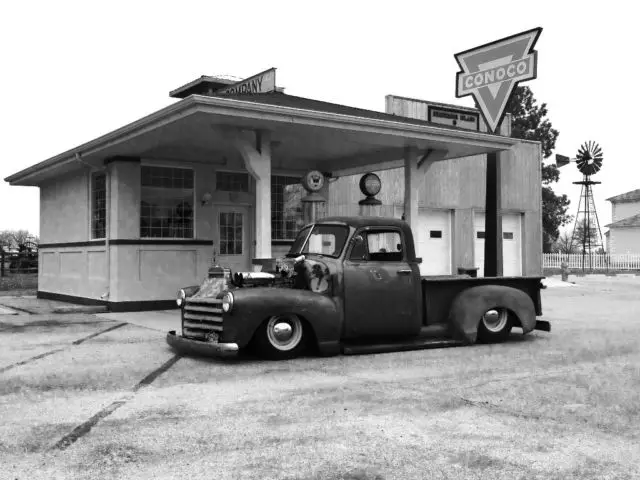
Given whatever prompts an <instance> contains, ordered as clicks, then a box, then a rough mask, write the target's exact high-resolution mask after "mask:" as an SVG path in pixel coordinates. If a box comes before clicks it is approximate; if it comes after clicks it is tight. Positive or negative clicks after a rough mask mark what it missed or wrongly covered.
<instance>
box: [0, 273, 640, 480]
mask: <svg viewBox="0 0 640 480" xmlns="http://www.w3.org/2000/svg"><path fill="white" fill-rule="evenodd" d="M572 280H573V281H575V282H576V284H575V285H573V288H553V287H552V284H551V283H550V284H549V285H550V286H549V288H548V289H546V290H544V291H543V302H544V303H543V308H544V311H545V318H546V319H548V320H550V321H551V322H552V330H553V331H552V333H551V334H547V333H544V332H535V333H534V334H532V335H527V336H524V337H523V336H521V335H518V334H517V333H516V334H514V335H512V338H511V340H510V341H509V342H507V343H505V344H502V345H489V346H474V347H465V348H449V349H442V350H423V351H414V352H402V353H391V354H380V355H363V356H351V357H349V356H343V357H332V358H301V359H297V360H293V361H288V362H276V363H274V362H264V361H259V360H255V359H254V360H252V359H245V360H236V361H216V360H204V359H195V358H186V357H185V358H177V357H175V356H174V355H173V353H172V352H171V351H170V350H169V349H168V347H167V346H166V344H165V343H164V336H163V335H162V333H160V332H157V331H154V330H150V329H147V328H142V327H139V326H135V325H126V326H120V327H118V328H115V329H113V330H110V331H107V332H106V333H100V332H103V331H105V330H107V329H109V328H114V327H117V326H118V325H119V324H118V323H115V322H109V321H104V320H103V321H97V320H98V317H95V316H92V315H58V316H45V315H31V316H29V315H24V314H21V315H11V316H8V315H7V316H3V317H2V318H0V322H4V323H3V324H2V325H4V326H2V325H0V340H4V342H3V345H4V348H3V350H2V352H0V419H1V420H0V465H4V467H3V469H0V478H7V479H21V480H22V479H25V480H26V479H31V478H51V479H54V478H61V479H62V478H70V479H76V478H77V479H90V478H92V479H93V478H101V479H111V478H127V479H128V478H134V479H135V478H140V479H146V478H158V479H173V478H175V479H178V478H180V479H183V478H216V479H234V478H242V479H268V478H284V479H336V480H337V479H342V480H346V479H360V480H364V479H367V480H373V479H414V478H415V479H420V478H433V479H467V478H472V479H473V478H478V479H480V478H482V479H485V478H494V479H509V480H511V479H525V478H526V479H534V478H540V479H542V478H544V479H555V478H557V479H607V478H611V479H614V478H615V479H618V478H620V479H622V478H629V479H632V478H640V467H639V465H640V447H638V445H640V438H639V437H640V433H639V431H640V429H639V428H638V426H639V425H640V344H638V341H637V339H638V338H640V337H639V336H640V320H639V319H640V282H638V280H635V279H613V280H611V279H572ZM37 322H40V323H39V324H38V323H37ZM7 326H9V327H11V328H7ZM96 333H98V335H95V334H96ZM91 335H95V336H92V337H91V338H87V337H88V336H91ZM83 339H84V340H83ZM79 340H80V343H77V344H76V345H73V343H72V342H74V341H76V342H78V341H79ZM55 350H59V351H56V352H55V353H53V354H51V355H48V356H46V357H43V358H40V359H36V360H32V361H28V360H29V359H30V358H33V357H34V356H36V355H39V354H42V353H46V352H49V351H55ZM20 361H23V362H26V363H24V364H22V365H17V366H15V364H16V363H17V362H20ZM8 367H9V368H8ZM3 368H4V369H5V370H4V371H3ZM7 368H8V369H7ZM89 420H91V422H89V423H87V422H88V421H89ZM79 426H82V428H80V429H79V430H78V427H79Z"/></svg>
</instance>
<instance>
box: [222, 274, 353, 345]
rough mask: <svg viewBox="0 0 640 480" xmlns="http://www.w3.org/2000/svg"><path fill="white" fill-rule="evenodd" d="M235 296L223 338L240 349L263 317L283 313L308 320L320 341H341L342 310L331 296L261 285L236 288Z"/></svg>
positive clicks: (248, 340) (227, 315)
mask: <svg viewBox="0 0 640 480" xmlns="http://www.w3.org/2000/svg"><path fill="white" fill-rule="evenodd" d="M233 298H234V301H233V309H232V310H231V312H229V313H227V314H225V315H224V334H223V338H224V341H225V342H233V343H237V344H238V346H239V347H240V348H242V347H245V346H246V345H247V344H248V343H249V342H250V341H251V338H252V337H253V334H254V333H255V331H256V329H257V328H258V327H259V326H260V324H261V323H262V322H263V321H264V320H266V319H267V318H269V317H271V316H273V315H279V314H283V313H293V314H296V315H298V316H300V317H302V318H304V319H305V320H307V322H308V323H309V324H310V326H311V328H313V331H314V333H315V336H316V339H317V340H318V343H319V344H322V343H328V342H331V343H333V342H338V341H339V340H340V332H341V331H342V313H341V311H340V310H339V309H338V307H337V305H336V303H335V302H334V301H333V300H332V299H331V298H330V297H327V296H324V295H321V294H318V293H314V292H310V291H309V290H297V289H289V288H260V287H258V288H247V289H237V290H233Z"/></svg>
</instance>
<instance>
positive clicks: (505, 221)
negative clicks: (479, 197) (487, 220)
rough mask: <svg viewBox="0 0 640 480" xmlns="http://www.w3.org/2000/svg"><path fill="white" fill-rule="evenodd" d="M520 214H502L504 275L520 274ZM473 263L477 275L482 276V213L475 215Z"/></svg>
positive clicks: (483, 235) (515, 275) (483, 234)
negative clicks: (476, 269) (476, 268)
mask: <svg viewBox="0 0 640 480" xmlns="http://www.w3.org/2000/svg"><path fill="white" fill-rule="evenodd" d="M521 219H522V215H520V214H503V215H502V274H503V275H504V276H505V277H517V276H519V275H522V229H521V228H520V226H521ZM475 234H476V235H475V237H476V238H475V264H476V267H478V276H479V277H482V276H484V237H485V232H484V213H477V214H476V217H475Z"/></svg>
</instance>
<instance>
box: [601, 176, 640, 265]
mask: <svg viewBox="0 0 640 480" xmlns="http://www.w3.org/2000/svg"><path fill="white" fill-rule="evenodd" d="M607 201H608V202H611V223H610V224H609V225H605V227H608V228H609V231H608V232H607V233H606V234H605V235H606V238H607V252H608V253H611V254H624V253H631V254H639V255H640V188H639V189H637V190H632V191H630V192H627V193H623V194H621V195H616V196H615V197H611V198H607Z"/></svg>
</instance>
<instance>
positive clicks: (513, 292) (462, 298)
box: [449, 285, 536, 343]
mask: <svg viewBox="0 0 640 480" xmlns="http://www.w3.org/2000/svg"><path fill="white" fill-rule="evenodd" d="M496 307H503V308H507V309H508V310H510V311H511V312H513V313H514V314H515V315H516V317H517V318H518V321H519V323H520V326H521V327H522V331H523V333H528V332H530V331H531V330H533V329H534V328H535V326H536V311H535V307H534V304H533V301H532V300H531V298H530V297H529V295H527V294H526V293H524V292H522V291H521V290H518V289H516V288H511V287H504V286H499V285H482V286H478V287H471V288H468V289H466V290H463V291H462V292H460V293H459V294H458V296H457V297H456V298H455V299H454V301H453V304H452V306H451V310H450V311H449V324H450V325H451V326H452V330H453V332H454V333H455V334H456V336H459V337H461V340H463V341H464V342H466V343H475V341H476V337H477V335H478V324H479V323H480V319H481V318H482V315H483V314H484V313H485V312H486V311H487V310H491V309H492V308H496Z"/></svg>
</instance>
